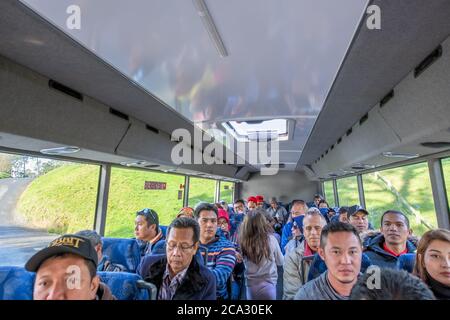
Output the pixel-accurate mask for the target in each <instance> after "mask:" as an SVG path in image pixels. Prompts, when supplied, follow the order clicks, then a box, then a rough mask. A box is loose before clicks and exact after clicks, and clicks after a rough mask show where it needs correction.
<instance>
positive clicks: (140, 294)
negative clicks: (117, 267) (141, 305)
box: [97, 271, 156, 300]
mask: <svg viewBox="0 0 450 320" xmlns="http://www.w3.org/2000/svg"><path fill="white" fill-rule="evenodd" d="M97 274H98V276H99V277H100V280H101V282H103V283H104V284H106V285H107V286H108V287H109V288H110V289H111V292H112V294H113V295H114V296H115V297H116V298H117V299H118V300H156V287H155V286H154V285H153V284H151V283H148V282H145V281H144V280H142V278H141V277H140V276H139V275H137V274H135V273H129V272H106V271H100V272H97Z"/></svg>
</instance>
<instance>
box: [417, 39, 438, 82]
mask: <svg viewBox="0 0 450 320" xmlns="http://www.w3.org/2000/svg"><path fill="white" fill-rule="evenodd" d="M440 57H442V46H439V47H437V48H436V49H435V50H434V51H433V52H432V53H431V54H430V55H429V56H428V57H426V58H425V59H424V60H423V61H422V62H421V63H420V64H419V65H418V66H417V67H416V68H415V69H414V78H417V77H418V76H420V75H421V74H422V73H423V72H424V71H425V70H426V69H427V68H428V67H430V66H431V65H432V64H433V63H435V62H436V61H437V60H438V59H439V58H440Z"/></svg>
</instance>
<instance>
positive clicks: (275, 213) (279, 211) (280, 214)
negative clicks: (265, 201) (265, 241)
mask: <svg viewBox="0 0 450 320" xmlns="http://www.w3.org/2000/svg"><path fill="white" fill-rule="evenodd" d="M267 212H269V214H270V215H271V216H272V217H273V218H274V219H276V221H277V223H279V224H281V225H284V224H285V223H286V222H287V219H288V213H287V211H286V209H285V208H284V207H283V206H279V205H278V201H277V198H275V197H272V198H271V199H270V208H268V209H267Z"/></svg>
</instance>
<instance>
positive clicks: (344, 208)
mask: <svg viewBox="0 0 450 320" xmlns="http://www.w3.org/2000/svg"><path fill="white" fill-rule="evenodd" d="M343 213H348V207H340V208H339V214H343Z"/></svg>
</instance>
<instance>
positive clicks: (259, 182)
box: [240, 171, 319, 203]
mask: <svg viewBox="0 0 450 320" xmlns="http://www.w3.org/2000/svg"><path fill="white" fill-rule="evenodd" d="M318 192H319V183H318V182H314V181H310V180H309V179H308V178H307V176H306V175H305V173H304V172H286V171H279V172H278V174H276V175H273V176H263V175H260V174H259V173H255V174H253V175H252V176H251V177H250V179H249V180H248V181H246V182H244V183H242V188H241V192H240V197H241V198H244V199H247V198H248V197H249V196H255V195H262V196H264V199H265V200H266V202H269V200H270V197H277V199H278V201H281V202H283V203H287V202H290V201H292V200H293V199H303V200H305V201H312V200H313V198H314V195H315V194H316V193H318Z"/></svg>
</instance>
